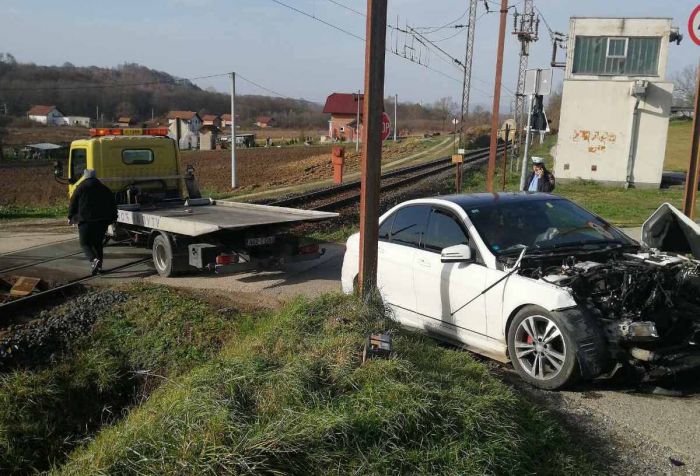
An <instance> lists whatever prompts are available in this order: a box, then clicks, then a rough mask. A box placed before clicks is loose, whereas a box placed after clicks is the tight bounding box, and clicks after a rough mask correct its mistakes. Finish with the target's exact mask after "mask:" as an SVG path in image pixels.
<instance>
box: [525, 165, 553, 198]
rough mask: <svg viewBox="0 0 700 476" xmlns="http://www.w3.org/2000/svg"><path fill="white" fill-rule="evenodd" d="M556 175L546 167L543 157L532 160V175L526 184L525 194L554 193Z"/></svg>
mask: <svg viewBox="0 0 700 476" xmlns="http://www.w3.org/2000/svg"><path fill="white" fill-rule="evenodd" d="M554 186H555V182H554V175H553V174H552V173H551V172H550V171H549V170H547V167H545V166H544V159H543V158H542V157H533V158H532V173H531V174H530V176H529V177H528V178H527V181H526V182H525V188H524V189H523V191H524V192H547V193H549V192H552V191H554Z"/></svg>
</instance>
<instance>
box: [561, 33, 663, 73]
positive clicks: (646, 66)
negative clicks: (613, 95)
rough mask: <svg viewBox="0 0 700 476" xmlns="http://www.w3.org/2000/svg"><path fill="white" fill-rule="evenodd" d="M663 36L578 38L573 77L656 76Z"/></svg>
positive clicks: (575, 47) (575, 48)
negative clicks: (585, 75)
mask: <svg viewBox="0 0 700 476" xmlns="http://www.w3.org/2000/svg"><path fill="white" fill-rule="evenodd" d="M660 48H661V38H660V37H606V36H577V37H576V44H575V46H574V64H573V69H572V73H573V74H596V75H601V76H606V75H607V76H657V75H658V69H659V50H660Z"/></svg>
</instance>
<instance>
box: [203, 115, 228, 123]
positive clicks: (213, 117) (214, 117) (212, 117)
mask: <svg viewBox="0 0 700 476" xmlns="http://www.w3.org/2000/svg"><path fill="white" fill-rule="evenodd" d="M229 116H230V114H229ZM217 119H219V116H218V115H217V114H205V115H203V116H202V120H203V121H215V120H217Z"/></svg>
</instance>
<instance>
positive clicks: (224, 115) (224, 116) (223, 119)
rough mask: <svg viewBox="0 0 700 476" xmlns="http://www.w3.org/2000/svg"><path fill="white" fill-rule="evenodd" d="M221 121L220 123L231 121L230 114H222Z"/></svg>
mask: <svg viewBox="0 0 700 476" xmlns="http://www.w3.org/2000/svg"><path fill="white" fill-rule="evenodd" d="M221 120H222V121H231V114H222V115H221Z"/></svg>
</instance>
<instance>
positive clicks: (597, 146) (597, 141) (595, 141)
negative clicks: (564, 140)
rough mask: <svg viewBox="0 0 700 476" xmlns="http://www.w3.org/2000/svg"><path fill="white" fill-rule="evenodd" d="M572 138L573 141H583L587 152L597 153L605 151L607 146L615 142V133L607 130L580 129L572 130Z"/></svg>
mask: <svg viewBox="0 0 700 476" xmlns="http://www.w3.org/2000/svg"><path fill="white" fill-rule="evenodd" d="M572 140H573V141H574V142H575V143H583V144H584V145H585V147H586V148H587V150H588V152H590V153H592V154H597V153H600V152H605V150H606V149H607V148H608V146H610V145H612V144H615V142H616V141H617V135H615V134H613V133H612V132H607V131H587V130H582V129H576V130H574V136H573V137H572Z"/></svg>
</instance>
